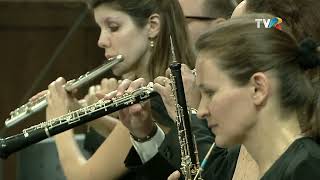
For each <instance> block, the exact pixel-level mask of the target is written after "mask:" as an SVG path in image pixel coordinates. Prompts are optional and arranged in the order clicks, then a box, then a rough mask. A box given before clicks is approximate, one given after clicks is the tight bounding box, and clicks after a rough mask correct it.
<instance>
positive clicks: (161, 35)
mask: <svg viewBox="0 0 320 180" xmlns="http://www.w3.org/2000/svg"><path fill="white" fill-rule="evenodd" d="M91 7H92V8H93V14H94V18H95V20H96V22H97V24H98V26H99V27H100V29H101V33H100V38H99V40H98V46H99V47H101V48H103V49H105V56H106V58H109V57H111V56H114V55H117V54H122V55H123V56H124V58H125V60H124V61H123V62H121V63H119V64H118V65H116V66H115V67H114V68H113V69H112V71H113V73H114V74H115V75H118V76H122V77H123V78H129V79H132V80H134V79H136V78H139V77H143V78H145V79H147V80H148V81H152V80H153V79H154V78H155V77H157V76H159V75H164V74H165V71H166V69H167V67H168V65H169V63H170V61H171V54H170V40H169V37H170V36H171V37H172V40H173V44H174V46H175V50H176V55H177V60H181V61H182V63H185V64H187V65H188V66H189V67H190V68H193V67H194V60H195V58H194V55H193V54H192V52H193V51H192V50H191V48H190V43H189V40H188V36H187V33H186V28H185V25H184V16H183V14H182V11H181V8H180V6H179V3H178V2H177V0H129V1H128V0H97V1H93V3H91ZM125 81H128V80H125ZM64 83H65V80H64V79H63V78H58V79H57V80H56V81H54V82H53V83H51V84H50V85H49V88H48V89H49V96H48V108H47V119H48V120H49V119H52V118H55V117H57V116H60V115H63V114H65V113H67V112H68V111H69V110H70V108H71V107H72V104H73V103H75V101H74V100H73V97H72V96H70V95H69V94H67V93H66V92H65V90H64V89H63V87H62V86H63V84H64ZM152 105H153V107H159V106H161V103H159V101H157V102H154V103H152ZM157 110H158V109H155V108H153V116H154V117H159V116H157V113H163V112H157ZM147 113H149V114H150V112H147ZM133 116H134V115H133ZM166 119H167V121H166ZM156 120H157V121H158V122H159V124H160V125H161V124H162V125H164V126H169V128H170V126H171V125H172V122H171V120H168V117H165V116H161V118H159V119H156ZM147 133H150V132H147ZM129 137H130V136H129V132H128V130H127V129H126V128H125V127H124V126H123V125H122V124H121V123H118V124H117V125H116V127H115V128H114V130H113V131H112V133H111V134H110V135H109V137H108V138H107V139H106V140H105V141H104V143H103V144H102V145H101V146H100V147H99V149H98V150H97V151H96V153H95V154H93V156H92V157H91V158H90V159H88V160H86V159H85V158H84V157H83V155H82V154H81V152H80V151H79V148H78V146H77V145H76V143H75V141H74V139H73V132H72V131H67V132H65V133H62V134H59V135H57V136H55V141H56V144H57V149H58V153H59V158H60V161H61V164H62V167H63V169H64V173H65V175H66V177H67V178H68V179H77V180H78V179H85V180H87V179H117V178H119V177H120V176H121V175H123V174H125V172H126V171H127V169H126V167H125V165H124V160H125V158H126V156H127V154H128V151H129V149H130V148H131V146H132V144H131V141H130V138H129Z"/></svg>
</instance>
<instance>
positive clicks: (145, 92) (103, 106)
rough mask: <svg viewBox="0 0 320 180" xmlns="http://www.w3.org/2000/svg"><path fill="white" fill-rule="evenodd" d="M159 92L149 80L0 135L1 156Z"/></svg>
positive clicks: (4, 157) (156, 94)
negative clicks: (142, 84)
mask: <svg viewBox="0 0 320 180" xmlns="http://www.w3.org/2000/svg"><path fill="white" fill-rule="evenodd" d="M158 95H159V94H158V93H156V92H155V91H154V90H153V83H149V84H148V85H147V86H144V87H140V88H139V89H136V90H134V91H132V92H126V93H125V94H123V95H122V96H119V97H114V98H112V99H111V100H99V101H98V102H97V103H94V104H92V105H90V106H87V107H84V108H81V109H78V110H76V111H72V112H70V113H68V114H66V115H63V116H60V117H58V118H55V119H53V120H50V121H46V122H42V123H40V124H38V125H34V126H31V127H29V128H27V129H24V130H23V131H22V133H20V134H16V135H13V136H10V137H6V138H0V158H2V159H6V158H7V157H8V156H9V155H10V154H12V153H14V152H17V151H19V150H21V149H24V148H26V147H29V146H31V145H32V144H35V143H37V142H40V141H41V140H43V139H46V138H48V137H51V136H54V135H56V134H59V133H62V132H64V131H67V130H69V129H72V128H74V127H76V126H79V125H82V124H84V123H87V122H89V121H92V120H95V119H97V118H100V117H102V116H104V115H107V114H110V113H113V112H116V111H118V110H120V109H123V108H126V107H128V106H131V105H132V104H136V103H139V102H142V101H146V100H147V99H150V98H152V97H154V96H158Z"/></svg>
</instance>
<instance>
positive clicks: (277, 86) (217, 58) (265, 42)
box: [170, 14, 320, 180]
mask: <svg viewBox="0 0 320 180" xmlns="http://www.w3.org/2000/svg"><path fill="white" fill-rule="evenodd" d="M257 17H264V18H270V17H271V18H272V16H269V15H257V14H252V15H248V16H243V17H238V18H234V19H231V20H229V21H227V22H225V23H222V24H220V25H219V26H217V27H216V28H214V29H212V31H210V32H208V33H206V34H205V35H203V36H202V37H200V39H199V40H198V42H197V45H196V46H197V49H198V50H199V56H198V58H197V63H196V69H197V79H196V81H197V86H198V87H199V88H200V90H201V95H202V96H201V102H200V105H199V109H198V117H199V118H206V119H207V121H208V125H209V127H210V128H211V130H212V132H213V133H214V134H215V135H216V137H215V142H216V145H217V146H219V147H225V148H228V147H232V146H233V145H236V144H242V145H243V146H244V147H246V149H247V150H248V153H249V154H250V156H252V158H253V159H254V160H255V162H256V163H257V165H258V173H259V179H266V180H267V179H270V180H273V179H281V180H286V179H288V180H289V179H290V180H293V179H319V178H320V167H319V163H320V153H319V152H320V145H319V143H320V116H319V107H320V96H319V92H318V91H317V88H316V86H319V84H320V81H319V78H318V77H317V79H318V80H317V81H314V79H315V78H313V77H308V76H306V73H305V71H307V70H310V69H319V67H320V56H319V47H318V46H317V44H316V43H314V42H313V41H312V40H310V39H308V40H305V41H303V42H302V43H300V44H299V43H298V42H297V40H295V38H294V37H293V36H292V35H291V34H290V33H288V32H284V31H280V30H277V29H275V28H260V29H259V28H257V26H256V22H255V19H256V18H257ZM284 28H285V27H284ZM305 107H310V108H309V111H308V112H306V114H305V117H301V116H300V113H301V112H303V111H304V109H305ZM236 159H237V158H234V159H229V160H230V161H236ZM208 168H209V169H208V170H207V171H211V173H213V174H215V175H216V176H217V179H223V178H225V177H226V176H229V174H219V173H217V172H218V171H219V169H221V168H223V166H222V167H221V166H220V167H217V166H210V167H208ZM229 173H233V172H232V171H231V170H230V171H229ZM173 176H174V175H172V176H171V177H170V178H172V179H174V178H173Z"/></svg>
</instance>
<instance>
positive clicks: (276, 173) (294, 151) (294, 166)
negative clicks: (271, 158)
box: [261, 137, 320, 180]
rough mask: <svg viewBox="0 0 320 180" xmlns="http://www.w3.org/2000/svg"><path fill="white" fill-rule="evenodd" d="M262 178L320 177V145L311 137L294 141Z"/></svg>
mask: <svg viewBox="0 0 320 180" xmlns="http://www.w3.org/2000/svg"><path fill="white" fill-rule="evenodd" d="M261 179H262V180H274V179H278V180H300V179H303V180H304V179H306V180H310V179H315V180H319V179H320V145H319V144H317V143H316V142H315V141H314V140H312V139H311V138H309V137H303V138H300V139H297V140H296V141H294V142H293V143H292V144H291V145H290V146H289V148H288V149H287V150H286V151H285V153H283V154H282V155H281V156H280V158H279V159H278V160H277V161H276V162H275V163H274V164H273V165H272V166H271V168H270V169H269V170H268V171H267V172H266V173H265V174H264V176H263V177H262V178H261Z"/></svg>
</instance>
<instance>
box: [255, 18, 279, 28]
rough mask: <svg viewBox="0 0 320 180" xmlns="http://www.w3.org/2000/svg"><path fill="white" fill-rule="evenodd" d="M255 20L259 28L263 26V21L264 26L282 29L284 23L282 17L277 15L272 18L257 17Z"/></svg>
mask: <svg viewBox="0 0 320 180" xmlns="http://www.w3.org/2000/svg"><path fill="white" fill-rule="evenodd" d="M255 21H256V22H257V28H258V29H260V28H261V23H263V25H264V28H272V27H275V28H276V29H279V30H281V29H282V28H281V25H280V24H281V23H282V19H281V18H278V17H275V18H272V19H255Z"/></svg>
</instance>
